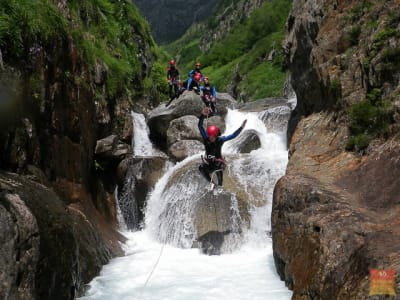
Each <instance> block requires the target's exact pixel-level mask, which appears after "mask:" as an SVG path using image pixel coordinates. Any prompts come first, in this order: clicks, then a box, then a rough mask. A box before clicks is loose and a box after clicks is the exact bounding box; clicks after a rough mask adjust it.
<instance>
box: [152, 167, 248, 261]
mask: <svg viewBox="0 0 400 300" xmlns="http://www.w3.org/2000/svg"><path fill="white" fill-rule="evenodd" d="M200 163H201V160H200V159H198V160H190V161H188V162H187V163H186V164H185V165H184V166H182V167H180V168H179V169H177V170H176V171H175V172H174V173H173V174H172V175H171V176H170V178H169V180H168V183H167V184H166V186H165V188H164V191H163V192H162V195H160V197H162V198H163V200H164V201H163V202H164V203H165V206H164V207H163V208H162V210H161V211H160V218H159V220H158V221H157V222H159V223H157V224H156V225H151V227H152V226H154V227H155V228H160V227H161V228H162V231H161V233H160V234H159V235H160V239H161V240H163V241H165V242H169V243H173V244H176V245H178V246H181V247H199V248H201V249H203V251H204V252H205V253H208V254H219V253H226V252H229V251H232V250H233V249H235V248H236V247H237V246H238V244H239V243H240V241H241V239H242V236H241V233H242V232H243V231H244V229H245V228H248V226H249V222H248V220H249V212H248V210H247V207H248V203H247V201H248V199H247V198H246V195H245V193H243V192H242V191H241V190H240V189H241V183H240V182H238V179H237V178H236V177H235V176H231V175H230V172H225V174H224V187H223V189H220V188H218V189H214V190H209V188H210V182H208V181H206V180H205V178H204V177H203V176H202V175H201V173H200V172H199V170H198V166H199V164H200ZM182 187H185V188H184V189H182ZM216 219H217V221H216ZM188 232H191V234H190V235H189V236H186V234H187V233H188ZM215 236H219V237H223V239H222V240H221V238H218V239H215V238H214V237H215ZM210 237H213V238H210ZM214 242H215V244H214Z"/></svg>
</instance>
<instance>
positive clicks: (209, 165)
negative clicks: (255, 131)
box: [198, 115, 242, 185]
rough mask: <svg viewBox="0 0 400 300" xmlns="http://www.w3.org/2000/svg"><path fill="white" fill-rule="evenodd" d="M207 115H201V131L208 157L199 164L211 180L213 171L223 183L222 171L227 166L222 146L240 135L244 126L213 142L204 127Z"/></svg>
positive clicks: (199, 125) (202, 171) (201, 170)
mask: <svg viewBox="0 0 400 300" xmlns="http://www.w3.org/2000/svg"><path fill="white" fill-rule="evenodd" d="M204 118H205V116H204V115H201V116H200V118H199V123H198V127H199V131H200V134H201V136H202V137H203V142H204V146H205V148H206V157H205V158H204V161H203V163H202V164H201V165H200V166H199V170H200V172H201V173H202V174H203V176H204V177H205V178H206V179H207V180H208V181H211V176H210V174H211V175H212V173H213V172H215V173H214V174H216V175H217V179H218V185H222V180H223V176H222V171H223V170H224V168H225V161H224V159H223V158H222V153H221V148H222V145H223V144H224V143H225V142H226V141H229V140H231V139H234V138H235V137H237V136H238V135H239V133H240V132H241V131H242V127H239V128H238V129H236V131H235V132H234V133H232V134H230V135H227V136H218V137H217V138H216V139H215V141H214V142H211V141H210V140H209V138H208V134H207V132H206V131H205V129H204V128H203V121H204Z"/></svg>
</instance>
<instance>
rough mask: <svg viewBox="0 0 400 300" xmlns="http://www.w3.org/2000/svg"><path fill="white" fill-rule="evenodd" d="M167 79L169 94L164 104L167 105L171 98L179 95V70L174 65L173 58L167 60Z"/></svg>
mask: <svg viewBox="0 0 400 300" xmlns="http://www.w3.org/2000/svg"><path fill="white" fill-rule="evenodd" d="M167 80H168V89H169V90H168V94H169V102H168V103H167V105H166V106H168V105H169V104H170V103H171V102H172V100H174V99H175V98H178V97H179V86H178V85H179V82H180V79H179V70H178V68H177V67H176V65H175V60H173V59H171V60H170V62H169V66H168V68H167Z"/></svg>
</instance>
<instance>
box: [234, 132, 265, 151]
mask: <svg viewBox="0 0 400 300" xmlns="http://www.w3.org/2000/svg"><path fill="white" fill-rule="evenodd" d="M236 144H237V147H238V149H239V153H250V152H251V151H253V150H256V149H258V148H260V147H261V141H260V138H259V136H258V134H257V132H256V131H255V130H252V129H251V130H245V131H244V132H243V133H241V134H240V135H239V136H238V137H237V139H236Z"/></svg>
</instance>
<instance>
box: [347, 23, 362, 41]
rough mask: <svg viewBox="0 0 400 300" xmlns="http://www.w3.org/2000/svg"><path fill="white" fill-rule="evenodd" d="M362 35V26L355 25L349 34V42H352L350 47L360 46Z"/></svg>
mask: <svg viewBox="0 0 400 300" xmlns="http://www.w3.org/2000/svg"><path fill="white" fill-rule="evenodd" d="M360 34H361V26H360V25H355V26H353V27H351V30H350V33H349V40H350V45H351V46H356V45H358V39H359V37H360Z"/></svg>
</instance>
